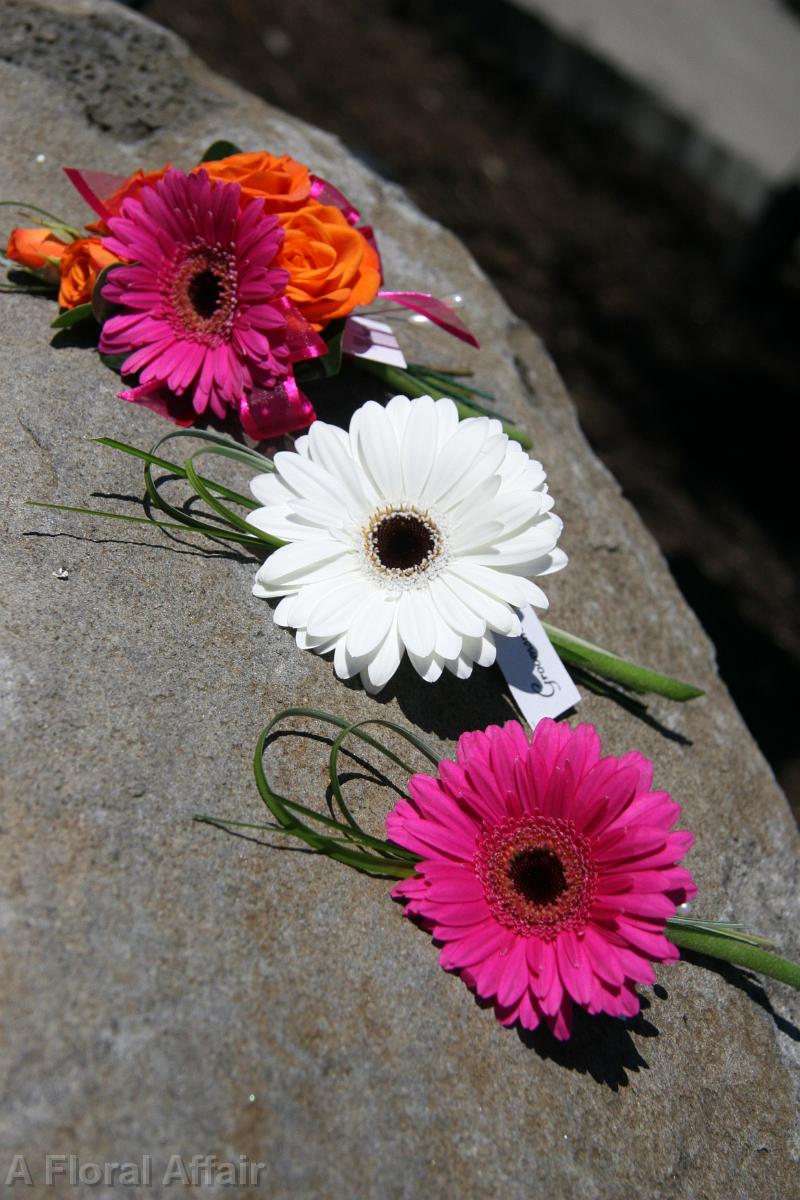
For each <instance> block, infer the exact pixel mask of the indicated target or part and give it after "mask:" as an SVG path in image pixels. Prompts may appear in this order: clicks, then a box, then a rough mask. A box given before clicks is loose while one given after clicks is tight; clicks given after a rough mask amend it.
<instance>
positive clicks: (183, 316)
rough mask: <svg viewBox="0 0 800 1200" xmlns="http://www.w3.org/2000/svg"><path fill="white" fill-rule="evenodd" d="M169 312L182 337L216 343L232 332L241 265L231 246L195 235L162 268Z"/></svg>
mask: <svg viewBox="0 0 800 1200" xmlns="http://www.w3.org/2000/svg"><path fill="white" fill-rule="evenodd" d="M160 283H161V288H162V294H163V296H164V300H165V303H166V308H167V311H166V316H167V317H168V319H169V322H170V324H171V325H172V328H173V329H174V331H175V333H176V334H177V335H178V336H179V337H180V338H190V339H192V340H194V341H199V342H204V343H205V344H206V345H210V346H216V345H219V344H220V342H222V341H228V340H229V339H230V337H231V334H232V333H233V325H234V318H235V315H236V306H237V303H238V298H237V297H238V285H239V268H238V265H237V260H236V254H235V251H234V248H233V247H232V246H219V245H213V246H212V245H209V244H208V243H207V242H205V241H204V240H203V239H202V238H196V239H195V240H194V242H191V243H190V244H188V245H181V246H179V247H178V248H177V250H176V252H175V254H174V255H173V257H172V258H170V259H167V260H165V262H164V264H163V266H162V268H161V279H160Z"/></svg>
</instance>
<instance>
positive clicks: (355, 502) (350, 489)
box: [308, 421, 367, 514]
mask: <svg viewBox="0 0 800 1200" xmlns="http://www.w3.org/2000/svg"><path fill="white" fill-rule="evenodd" d="M308 439H309V453H310V455H311V458H312V459H313V461H314V462H316V463H318V464H319V466H321V467H322V468H323V470H325V471H327V473H328V474H329V475H330V476H331V477H332V478H333V479H335V480H336V481H337V482H338V483H339V484H340V485H341V488H342V490H343V491H344V492H346V494H347V506H348V508H349V509H350V511H351V512H353V513H358V514H361V513H364V512H365V511H366V508H367V499H366V497H365V495H364V491H363V489H362V488H361V486H360V480H361V478H362V476H361V472H360V471H359V470H358V469H357V467H356V463H355V461H354V459H353V455H352V454H351V452H350V439H349V437H348V436H347V434H346V433H345V432H344V430H343V429H339V428H338V427H337V426H336V425H328V424H327V423H326V422H325V421H315V422H314V424H313V425H312V426H311V429H310V430H309V434H308Z"/></svg>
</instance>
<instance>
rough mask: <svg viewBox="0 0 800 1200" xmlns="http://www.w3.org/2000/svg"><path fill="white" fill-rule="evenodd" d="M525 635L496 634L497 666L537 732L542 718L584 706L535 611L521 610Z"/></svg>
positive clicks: (528, 608)
mask: <svg viewBox="0 0 800 1200" xmlns="http://www.w3.org/2000/svg"><path fill="white" fill-rule="evenodd" d="M520 618H521V621H522V636H521V637H515V638H508V637H499V636H497V635H495V639H494V640H495V643H496V645H497V665H498V666H499V668H500V670H501V671H502V672H503V674H504V675H505V677H506V682H507V684H508V686H509V690H510V692H511V695H512V696H513V697H514V699H515V700H516V702H517V704H518V705H519V707H520V709H521V711H522V713H523V715H524V717H525V720H526V721H527V722H528V724H529V725H530V726H531V728H532V729H534V728H535V727H536V725H537V723H538V722H539V721H541V719H542V717H560V716H561V714H562V713H565V712H566V711H567V709H569V708H572V707H573V706H574V705H576V704H579V703H580V698H581V696H580V692H579V691H578V689H577V688H576V687H575V684H574V683H573V682H572V680H571V679H570V677H569V675H568V674H567V669H566V667H565V666H564V664H563V663H562V661H561V659H560V658H559V657H558V655H557V654H556V652H555V650H554V649H553V647H552V645H551V643H550V639H549V638H548V636H547V634H546V633H545V631H544V629H543V628H542V624H541V622H540V620H539V618H538V617H537V616H536V613H535V612H534V611H533V609H532V608H530V607H529V606H526V607H525V608H523V609H521V610H520Z"/></svg>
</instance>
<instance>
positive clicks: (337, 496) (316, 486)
mask: <svg viewBox="0 0 800 1200" xmlns="http://www.w3.org/2000/svg"><path fill="white" fill-rule="evenodd" d="M275 469H276V471H277V472H278V473H279V475H280V477H281V479H282V480H283V482H284V483H285V484H286V485H287V486H288V487H290V488H291V489H292V491H293V492H294V493H295V494H296V495H297V496H300V497H302V498H303V499H305V500H311V501H312V502H313V503H315V504H321V505H322V506H323V507H324V506H325V505H330V504H331V503H332V501H334V500H338V501H339V502H340V503H342V502H344V503H346V490H345V485H344V483H343V482H342V480H341V479H338V478H336V477H335V476H333V475H330V474H329V473H328V472H327V471H326V470H325V469H324V468H323V467H321V466H320V465H319V463H315V462H312V460H311V459H309V458H301V457H300V455H299V454H293V453H292V452H291V450H281V451H280V453H279V454H276V455H275Z"/></svg>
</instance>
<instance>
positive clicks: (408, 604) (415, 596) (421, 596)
mask: <svg viewBox="0 0 800 1200" xmlns="http://www.w3.org/2000/svg"><path fill="white" fill-rule="evenodd" d="M397 627H398V630H399V632H400V637H401V638H402V640H403V643H404V645H405V646H406V648H407V649H408V650H413V651H414V653H415V654H416V655H417V656H418V657H419V658H427V657H428V655H429V654H432V653H433V648H434V646H435V645H436V622H435V620H434V618H433V613H432V612H431V608H430V599H429V597H428V595H427V588H423V589H421V590H419V591H416V590H412V589H409V591H406V592H403V594H402V595H401V597H400V603H399V605H398V607H397Z"/></svg>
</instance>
